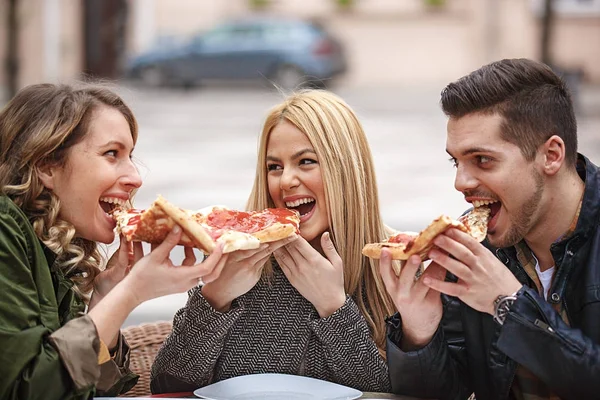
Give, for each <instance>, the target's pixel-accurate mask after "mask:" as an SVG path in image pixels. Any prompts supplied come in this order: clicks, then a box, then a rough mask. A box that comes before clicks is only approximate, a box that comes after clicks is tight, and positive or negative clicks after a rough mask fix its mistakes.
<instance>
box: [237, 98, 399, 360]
mask: <svg viewBox="0 0 600 400" xmlns="http://www.w3.org/2000/svg"><path fill="white" fill-rule="evenodd" d="M284 120H285V121H288V122H290V123H291V124H293V125H294V126H295V127H296V128H298V129H299V130H300V131H302V132H303V133H304V134H305V135H306V136H307V137H308V139H309V141H310V142H311V144H312V146H313V147H314V150H315V152H316V154H317V157H318V160H319V164H320V166H321V174H322V178H323V183H324V188H325V198H326V200H327V206H328V212H329V226H330V234H331V239H332V240H333V243H334V244H335V247H336V250H337V252H338V253H339V254H340V256H341V258H342V260H343V262H344V287H345V290H346V293H347V294H349V295H351V296H352V297H353V299H354V300H355V301H356V303H357V305H358V307H359V309H360V311H361V312H362V314H363V316H364V318H365V319H366V321H367V323H368V324H369V327H370V329H371V333H372V336H373V340H374V341H375V343H376V344H377V346H378V347H379V349H380V352H381V353H382V354H384V349H385V336H386V332H385V317H386V316H388V315H391V314H393V313H394V312H395V309H394V305H393V302H392V300H391V298H390V296H389V295H388V293H387V291H386V290H385V286H384V284H383V281H382V280H381V277H380V275H379V270H378V268H379V265H378V262H377V261H376V260H371V259H369V258H367V257H365V256H363V255H362V254H361V250H362V248H363V246H364V245H365V244H366V243H371V242H380V241H382V240H383V239H384V238H386V237H388V236H389V235H390V234H391V232H392V231H391V230H390V229H389V228H387V227H386V226H385V225H384V224H383V222H382V220H381V216H380V213H379V196H378V193H377V183H376V179H375V170H374V166H373V159H372V156H371V150H370V149H369V145H368V143H367V138H366V136H365V133H364V131H363V128H362V126H361V124H360V122H359V121H358V118H357V117H356V115H355V114H354V112H353V111H352V109H351V108H350V107H349V106H348V105H347V104H346V103H345V102H344V101H343V100H342V99H340V98H339V97H338V96H336V95H334V94H333V93H330V92H328V91H324V90H303V91H300V92H298V93H295V94H292V95H291V96H289V97H288V98H287V99H286V100H284V101H283V102H282V103H281V104H279V105H277V106H275V107H274V108H272V109H271V111H270V112H269V114H268V116H267V118H266V120H265V123H264V126H263V130H262V133H261V136H260V139H259V147H258V161H257V166H256V176H255V180H254V186H253V189H252V193H251V195H250V198H249V200H248V204H247V208H248V209H249V210H260V209H263V208H266V207H274V203H273V200H272V199H271V198H270V196H269V190H268V185H267V167H266V165H267V163H266V151H267V143H268V140H269V135H270V133H271V131H272V130H273V128H274V127H275V126H277V124H279V123H280V122H281V121H284Z"/></svg>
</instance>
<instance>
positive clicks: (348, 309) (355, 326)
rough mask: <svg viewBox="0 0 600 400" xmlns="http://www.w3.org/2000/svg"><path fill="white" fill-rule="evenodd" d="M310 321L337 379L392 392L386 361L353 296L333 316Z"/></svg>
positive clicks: (365, 388) (345, 382) (353, 384)
mask: <svg viewBox="0 0 600 400" xmlns="http://www.w3.org/2000/svg"><path fill="white" fill-rule="evenodd" d="M309 324H310V328H311V330H312V331H313V332H314V334H315V335H316V336H317V338H318V339H319V341H320V342H321V343H322V344H323V347H324V348H325V357H326V360H325V362H326V365H327V366H328V368H329V370H330V371H331V373H332V374H333V376H332V378H333V379H334V380H335V381H336V382H338V383H340V384H342V385H347V386H351V387H355V388H356V389H358V390H362V391H379V392H389V391H390V388H391V387H390V381H389V376H388V368H387V365H386V362H385V360H384V359H383V357H381V355H380V354H379V350H378V348H377V346H376V345H375V342H374V341H373V339H372V338H371V333H370V330H369V326H368V325H367V321H366V320H365V319H364V317H363V316H362V314H361V313H360V310H359V309H358V307H357V305H356V303H355V302H354V300H352V298H351V297H349V296H347V297H346V302H345V303H344V304H343V305H342V307H340V308H339V309H338V310H337V311H336V312H335V313H333V314H332V315H330V316H328V317H326V318H319V319H314V320H311V321H310V322H309Z"/></svg>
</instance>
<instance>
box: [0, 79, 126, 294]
mask: <svg viewBox="0 0 600 400" xmlns="http://www.w3.org/2000/svg"><path fill="white" fill-rule="evenodd" d="M99 107H111V108H114V109H116V110H118V111H119V112H121V114H123V116H124V117H125V119H126V120H127V122H128V124H129V128H130V130H131V135H132V137H133V141H134V143H135V142H136V141H137V134H138V128H137V122H136V120H135V117H134V116H133V113H132V112H131V110H130V109H129V107H127V105H126V104H125V103H124V102H123V100H122V99H121V98H120V97H119V96H117V95H116V94H115V93H113V92H112V91H111V90H109V89H108V88H106V87H103V86H99V85H91V84H80V85H78V86H77V87H75V86H69V85H53V84H38V85H31V86H28V87H26V88H24V89H22V90H21V91H20V92H19V93H17V95H16V96H15V97H14V98H13V99H12V100H11V101H10V102H9V103H8V104H7V105H6V106H5V107H4V109H3V110H2V111H1V112H0V191H1V192H2V194H4V195H6V196H8V197H9V198H10V199H11V200H12V201H13V202H14V203H15V204H16V205H17V206H18V207H20V208H21V209H22V210H23V212H24V213H25V214H26V215H27V217H28V218H29V221H30V222H31V224H32V225H33V229H34V231H35V233H36V235H37V236H38V238H39V239H40V240H41V241H42V242H43V243H44V244H45V245H46V246H47V247H48V248H49V249H50V250H52V251H53V252H54V253H55V254H56V255H57V263H58V265H59V266H60V269H61V270H62V271H63V273H64V274H65V276H66V277H68V278H70V279H71V280H72V281H73V282H74V283H75V290H76V291H77V292H78V293H79V294H80V295H82V296H83V297H85V295H87V294H88V293H89V292H90V291H91V289H92V285H93V281H94V278H95V277H96V276H97V274H98V273H99V272H100V268H101V263H102V257H101V255H100V252H99V250H98V245H97V243H96V242H94V241H91V240H87V239H83V238H76V237H75V228H74V227H73V225H71V224H70V223H68V222H66V221H64V220H61V219H60V217H59V211H60V201H59V199H58V197H57V196H56V195H55V194H54V193H52V191H51V190H48V189H47V188H45V187H44V185H43V184H42V182H41V180H40V179H39V177H38V169H39V168H41V167H44V166H47V165H53V166H65V165H66V163H67V162H68V156H69V150H70V149H71V147H72V146H73V145H75V144H77V143H79V142H81V140H83V138H84V137H85V135H86V134H87V133H88V130H89V125H90V121H91V119H92V114H93V112H94V110H96V109H97V108H99Z"/></svg>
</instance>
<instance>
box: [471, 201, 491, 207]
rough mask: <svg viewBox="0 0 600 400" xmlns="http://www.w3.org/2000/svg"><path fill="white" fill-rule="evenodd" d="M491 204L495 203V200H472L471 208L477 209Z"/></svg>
mask: <svg viewBox="0 0 600 400" xmlns="http://www.w3.org/2000/svg"><path fill="white" fill-rule="evenodd" d="M493 203H496V200H473V207H475V208H477V207H481V206H486V205H488V204H493Z"/></svg>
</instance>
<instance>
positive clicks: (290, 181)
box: [279, 168, 300, 190]
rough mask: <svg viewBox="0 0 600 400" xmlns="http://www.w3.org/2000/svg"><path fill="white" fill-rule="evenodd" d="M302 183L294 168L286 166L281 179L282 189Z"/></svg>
mask: <svg viewBox="0 0 600 400" xmlns="http://www.w3.org/2000/svg"><path fill="white" fill-rule="evenodd" d="M298 185H300V180H299V179H298V175H297V174H296V171H295V169H294V168H284V169H283V172H282V173H281V179H280V180H279V187H280V188H281V189H282V190H289V189H292V188H294V187H297V186H298Z"/></svg>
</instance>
